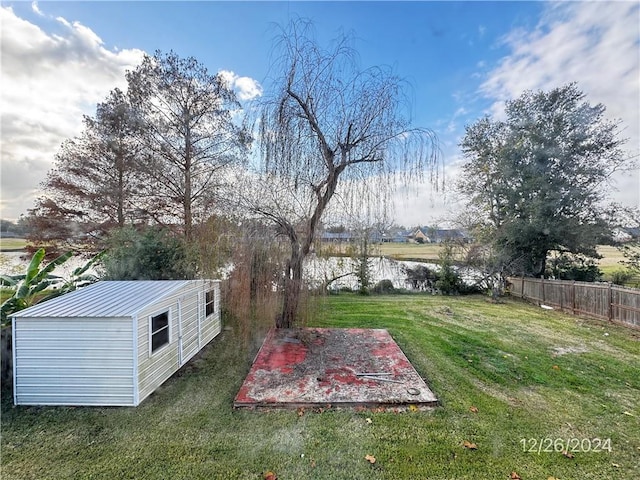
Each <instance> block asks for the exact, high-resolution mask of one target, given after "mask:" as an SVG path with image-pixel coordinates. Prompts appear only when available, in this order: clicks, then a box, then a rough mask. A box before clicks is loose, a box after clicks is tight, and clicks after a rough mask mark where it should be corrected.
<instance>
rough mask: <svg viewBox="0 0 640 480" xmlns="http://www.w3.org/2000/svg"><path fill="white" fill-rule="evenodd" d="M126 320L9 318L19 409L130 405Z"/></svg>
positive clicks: (128, 321)
mask: <svg viewBox="0 0 640 480" xmlns="http://www.w3.org/2000/svg"><path fill="white" fill-rule="evenodd" d="M132 328H133V327H132V320H131V318H91V319H87V318H64V319H59V318H18V319H15V320H14V329H15V336H14V344H13V348H14V356H15V362H16V363H15V365H14V368H15V376H14V378H15V384H14V398H15V401H16V404H19V405H133V404H134V398H133V383H134V382H133V350H132V347H133V345H132V341H131V338H132V335H133V332H132Z"/></svg>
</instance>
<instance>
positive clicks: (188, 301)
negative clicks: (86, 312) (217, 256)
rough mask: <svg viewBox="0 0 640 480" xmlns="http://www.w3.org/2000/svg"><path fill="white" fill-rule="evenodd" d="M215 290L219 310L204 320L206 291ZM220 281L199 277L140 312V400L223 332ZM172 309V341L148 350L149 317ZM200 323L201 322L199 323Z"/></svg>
mask: <svg viewBox="0 0 640 480" xmlns="http://www.w3.org/2000/svg"><path fill="white" fill-rule="evenodd" d="M207 286H212V287H213V288H215V289H216V311H215V312H214V314H213V315H210V316H209V318H208V319H204V292H205V291H206V290H207V289H208V288H209V287H207ZM219 298H220V283H219V282H218V281H208V280H197V281H191V282H190V283H189V284H188V285H185V286H183V287H182V288H181V289H179V290H176V291H174V292H172V294H171V295H170V296H168V297H166V298H164V299H163V300H162V301H161V302H156V303H155V304H154V305H152V306H149V307H148V308H145V309H144V310H142V311H140V312H139V314H138V392H139V393H138V395H139V399H138V400H139V401H140V402H141V401H142V400H144V399H145V398H146V397H147V396H149V395H150V394H151V393H152V392H153V391H154V390H155V389H156V388H158V387H159V386H160V385H161V384H162V383H163V382H164V381H166V380H167V379H168V378H169V377H171V375H173V374H174V373H175V372H176V371H178V369H179V368H180V367H181V366H182V365H183V364H184V363H186V362H187V361H188V360H189V359H190V358H192V357H193V356H194V355H195V354H196V353H197V352H198V351H199V350H200V349H201V348H202V347H204V346H205V345H206V344H207V343H208V342H209V341H211V339H213V337H215V336H216V335H217V334H218V333H220V306H219V305H220V300H219ZM166 309H170V312H171V313H170V315H171V332H170V334H171V338H170V344H169V345H168V346H166V347H164V348H162V349H161V350H159V351H157V352H155V353H154V354H153V355H151V354H150V351H149V318H150V317H151V316H152V315H156V314H158V313H160V312H162V311H163V310H166ZM178 312H180V314H181V315H182V326H181V333H182V352H181V353H182V362H181V361H180V360H181V359H180V347H179V338H178V337H179V334H180V328H179V327H180V326H179V324H178ZM199 322H200V325H198V323H199Z"/></svg>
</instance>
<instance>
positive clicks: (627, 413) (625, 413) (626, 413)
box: [622, 412, 635, 417]
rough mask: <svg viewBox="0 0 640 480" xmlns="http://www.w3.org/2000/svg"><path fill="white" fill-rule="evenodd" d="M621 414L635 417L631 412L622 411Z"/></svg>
mask: <svg viewBox="0 0 640 480" xmlns="http://www.w3.org/2000/svg"><path fill="white" fill-rule="evenodd" d="M622 414H623V415H629V416H630V417H635V415H634V414H633V413H631V412H622Z"/></svg>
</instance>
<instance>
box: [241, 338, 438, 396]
mask: <svg viewBox="0 0 640 480" xmlns="http://www.w3.org/2000/svg"><path fill="white" fill-rule="evenodd" d="M437 403H438V401H437V399H436V397H435V395H434V394H433V393H432V392H431V390H430V389H429V387H428V386H427V384H426V383H425V382H424V380H423V379H422V378H421V377H420V375H418V372H416V370H415V369H414V368H413V365H411V363H410V362H409V360H408V359H407V357H406V356H405V355H404V353H403V352H402V350H401V349H400V347H399V346H398V344H397V343H396V342H395V341H394V340H393V338H392V337H391V335H389V332H387V331H386V330H383V329H353V328H352V329H333V328H332V329H326V328H301V329H272V330H271V331H270V332H269V333H268V335H267V337H266V339H265V340H264V343H263V344H262V347H261V348H260V351H259V352H258V354H257V355H256V358H255V360H254V363H253V365H252V367H251V370H250V371H249V374H248V375H247V378H246V379H245V381H244V383H243V384H242V387H241V388H240V391H239V392H238V394H237V395H236V398H235V401H234V407H237V408H242V407H248V408H257V407H267V408H278V407H284V408H299V407H327V406H328V405H331V406H332V407H345V406H349V407H351V406H353V407H356V406H364V407H380V406H382V407H401V406H409V405H414V406H416V407H434V406H436V405H437Z"/></svg>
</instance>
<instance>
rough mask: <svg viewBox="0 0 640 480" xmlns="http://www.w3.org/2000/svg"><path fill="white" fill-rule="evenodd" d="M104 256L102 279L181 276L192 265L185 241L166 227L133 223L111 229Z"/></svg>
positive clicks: (190, 270) (190, 272) (190, 275)
mask: <svg viewBox="0 0 640 480" xmlns="http://www.w3.org/2000/svg"><path fill="white" fill-rule="evenodd" d="M107 243H108V248H107V251H106V254H105V257H104V268H105V275H104V278H105V280H182V279H189V278H194V276H195V270H196V269H195V266H194V262H193V261H192V260H191V255H189V251H188V249H187V247H186V246H185V244H184V242H183V241H182V240H181V239H179V238H176V237H175V236H174V235H172V234H171V233H170V232H169V231H168V230H166V229H163V228H159V227H147V228H145V229H144V230H142V231H138V230H136V229H135V228H133V227H124V228H121V229H117V230H114V231H113V232H112V233H111V235H110V236H109V239H108V242H107Z"/></svg>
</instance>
